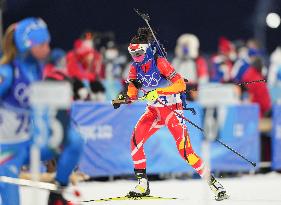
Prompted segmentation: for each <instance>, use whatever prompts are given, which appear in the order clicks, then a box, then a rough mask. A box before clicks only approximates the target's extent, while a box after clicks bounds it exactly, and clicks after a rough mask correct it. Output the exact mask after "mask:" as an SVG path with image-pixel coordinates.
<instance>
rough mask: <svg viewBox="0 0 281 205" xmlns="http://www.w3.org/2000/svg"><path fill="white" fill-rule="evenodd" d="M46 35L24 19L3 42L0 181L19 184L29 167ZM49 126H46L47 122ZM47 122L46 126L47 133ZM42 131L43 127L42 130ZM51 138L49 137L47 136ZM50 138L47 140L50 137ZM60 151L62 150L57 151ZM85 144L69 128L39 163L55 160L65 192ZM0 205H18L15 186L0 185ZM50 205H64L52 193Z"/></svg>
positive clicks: (36, 21) (46, 49) (39, 22)
mask: <svg viewBox="0 0 281 205" xmlns="http://www.w3.org/2000/svg"><path fill="white" fill-rule="evenodd" d="M49 42H50V34H49V31H48V28H47V26H46V24H45V22H44V21H43V20H42V19H40V18H26V19H23V20H21V21H19V22H17V23H15V24H12V25H10V26H9V27H8V28H7V30H6V32H5V36H4V41H3V56H2V58H1V62H0V151H1V152H0V175H1V176H8V177H13V178H18V176H19V173H20V169H21V167H22V166H23V165H26V164H29V153H30V146H31V145H32V143H33V140H32V137H31V136H32V135H33V133H32V130H31V129H30V127H31V125H30V121H31V107H30V103H29V86H30V85H31V84H32V83H33V82H36V81H40V80H42V77H43V76H42V68H43V64H42V61H43V60H44V59H45V58H46V57H47V56H48V54H49V51H50V47H49ZM47 121H48V120H47ZM47 121H43V120H42V122H45V123H44V126H46V127H47V128H50V127H51V126H50V125H48V122H47ZM41 126H42V124H41ZM49 133H50V135H51V133H52V131H51V130H50V132H49ZM50 137H51V136H50ZM61 146H62V147H63V149H60V147H61ZM82 146H83V140H82V138H81V137H80V135H79V134H78V133H77V132H76V131H75V130H74V129H73V128H71V127H68V131H67V136H66V139H64V140H63V142H61V144H60V147H51V146H49V145H46V146H42V147H41V148H42V149H41V160H44V161H45V160H49V159H53V158H54V157H56V156H58V155H59V160H58V165H57V174H56V177H55V183H57V184H58V185H59V186H61V187H64V186H67V184H68V181H69V175H70V174H71V173H72V171H73V169H74V168H75V166H76V165H77V163H78V160H79V156H80V154H81V152H82ZM0 196H1V200H0V201H1V202H2V204H5V205H19V204H20V200H19V189H18V186H17V185H13V184H7V183H0ZM48 204H49V205H54V204H61V205H65V204H68V202H67V200H65V199H64V198H63V196H62V195H61V194H60V193H51V194H50V196H49V202H48Z"/></svg>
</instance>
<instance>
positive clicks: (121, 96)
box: [112, 93, 130, 109]
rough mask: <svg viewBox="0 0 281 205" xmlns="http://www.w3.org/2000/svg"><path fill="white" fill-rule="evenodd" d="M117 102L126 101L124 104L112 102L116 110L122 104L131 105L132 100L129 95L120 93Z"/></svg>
mask: <svg viewBox="0 0 281 205" xmlns="http://www.w3.org/2000/svg"><path fill="white" fill-rule="evenodd" d="M117 100H124V103H114V100H113V101H112V105H113V108H114V109H118V108H119V107H120V105H121V104H129V103H130V99H129V97H128V96H127V95H124V94H123V93H120V94H119V95H118V97H117Z"/></svg>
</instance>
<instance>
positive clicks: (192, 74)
mask: <svg viewBox="0 0 281 205" xmlns="http://www.w3.org/2000/svg"><path fill="white" fill-rule="evenodd" d="M175 55H176V57H175V58H174V59H173V61H172V65H173V67H174V68H175V70H176V71H177V72H178V73H180V74H181V75H182V76H183V77H184V78H185V79H187V80H188V81H189V83H192V84H198V83H206V82H208V80H209V75H208V66H207V62H206V60H205V59H204V58H203V57H202V56H200V55H199V39H198V38H197V37H196V36H195V35H193V34H188V33H186V34H182V35H181V36H180V37H179V38H178V40H177V45H176V49H175Z"/></svg>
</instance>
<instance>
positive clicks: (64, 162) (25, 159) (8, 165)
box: [0, 129, 83, 205]
mask: <svg viewBox="0 0 281 205" xmlns="http://www.w3.org/2000/svg"><path fill="white" fill-rule="evenodd" d="M30 145H31V142H26V143H21V144H14V145H0V148H1V150H0V152H1V153H11V157H10V158H9V160H8V161H6V162H4V163H3V164H1V165H0V175H2V176H8V177H14V178H18V176H19V173H20V169H21V167H22V166H23V165H26V164H29V150H30ZM82 150H83V139H82V137H81V136H80V134H79V133H78V132H77V131H76V130H75V129H69V131H68V135H67V140H66V141H65V143H64V144H63V151H62V152H61V154H60V156H59V159H58V164H57V174H56V180H57V181H58V182H59V183H60V184H61V185H67V184H68V180H69V175H70V174H71V172H72V171H73V169H74V168H75V166H76V165H77V164H78V161H79V158H80V155H81V153H82ZM55 156H56V154H55V153H54V151H53V150H51V149H49V148H48V147H44V148H42V149H41V160H42V161H46V160H50V159H52V158H54V157H55ZM0 195H1V198H2V204H1V202H0V205H19V204H20V202H19V189H18V186H16V185H13V184H7V183H0ZM0 201H1V200H0Z"/></svg>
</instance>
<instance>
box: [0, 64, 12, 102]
mask: <svg viewBox="0 0 281 205" xmlns="http://www.w3.org/2000/svg"><path fill="white" fill-rule="evenodd" d="M12 83H13V68H12V67H11V66H10V65H0V97H2V96H3V95H4V94H5V93H6V92H7V90H8V89H9V88H10V86H11V85H12Z"/></svg>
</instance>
